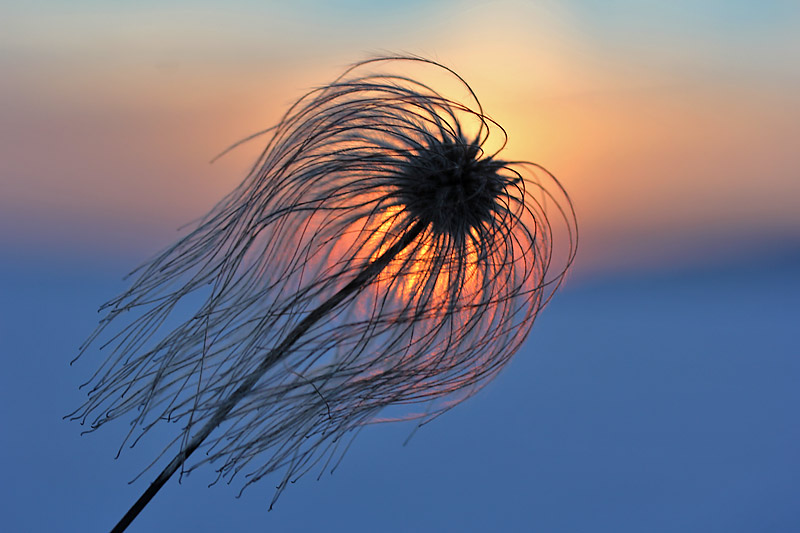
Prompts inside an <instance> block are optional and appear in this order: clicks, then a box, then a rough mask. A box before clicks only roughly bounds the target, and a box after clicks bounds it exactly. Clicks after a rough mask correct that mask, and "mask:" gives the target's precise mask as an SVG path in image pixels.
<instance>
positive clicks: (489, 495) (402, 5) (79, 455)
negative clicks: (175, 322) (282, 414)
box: [0, 0, 800, 533]
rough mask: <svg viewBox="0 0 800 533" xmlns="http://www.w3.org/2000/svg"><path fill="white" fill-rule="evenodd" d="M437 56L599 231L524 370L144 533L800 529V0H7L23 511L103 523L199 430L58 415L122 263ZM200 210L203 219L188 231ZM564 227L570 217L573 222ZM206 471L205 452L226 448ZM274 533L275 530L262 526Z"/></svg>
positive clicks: (153, 509) (2, 339)
mask: <svg viewBox="0 0 800 533" xmlns="http://www.w3.org/2000/svg"><path fill="white" fill-rule="evenodd" d="M398 53H405V54H416V55H420V56H424V57H428V58H430V59H434V60H436V61H439V62H441V63H443V64H445V65H447V66H449V67H451V68H453V69H454V70H455V71H456V72H458V73H459V74H460V75H461V76H463V78H464V79H465V80H466V81H468V82H469V84H470V85H471V86H472V88H473V89H474V91H475V93H476V94H477V95H478V97H479V98H480V100H481V103H482V104H483V108H484V110H485V111H486V113H487V114H488V115H489V116H491V117H492V118H493V119H495V120H496V121H497V122H498V123H500V124H501V125H502V126H503V127H504V128H505V130H506V131H507V132H508V136H509V140H508V146H507V151H506V152H505V154H504V155H505V157H506V158H508V159H521V160H529V161H534V162H536V163H538V164H540V165H542V166H544V167H545V168H547V169H548V170H549V171H551V172H552V173H553V174H554V175H555V176H556V177H557V178H558V179H559V180H560V181H561V183H562V184H563V185H564V187H565V188H566V190H567V191H568V192H569V195H570V197H571V198H572V201H573V202H574V207H575V211H576V213H577V217H578V226H579V230H580V242H579V247H578V255H577V259H576V261H575V264H574V268H573V269H572V271H571V273H570V274H569V276H568V278H567V281H566V283H565V285H564V286H563V287H562V288H561V289H560V290H559V292H558V293H557V294H556V295H555V297H554V298H553V300H552V302H551V303H550V304H548V307H547V308H545V309H544V310H543V311H542V313H541V314H540V315H539V317H538V318H537V322H536V324H535V326H534V328H533V330H532V333H531V335H530V336H529V337H528V339H527V340H526V341H525V344H524V345H523V347H522V348H521V349H520V350H519V351H518V352H517V354H516V355H515V356H514V358H513V359H512V360H511V362H510V364H509V365H508V367H507V368H505V369H504V370H503V371H502V372H501V373H500V375H499V376H498V377H497V379H496V380H494V381H492V382H491V383H489V384H488V385H487V386H486V388H485V389H484V390H482V391H481V392H480V393H479V394H477V395H476V397H475V398H473V399H470V400H468V401H466V402H465V403H464V404H463V405H459V406H458V407H457V408H456V409H453V410H452V411H451V412H448V413H447V414H446V415H444V416H442V417H441V418H440V419H437V420H436V421H435V422H433V423H431V424H429V425H426V426H425V427H424V428H422V429H421V430H420V431H417V432H415V433H414V439H413V440H411V442H410V443H409V444H408V445H407V446H403V442H405V441H406V439H407V438H408V437H409V433H411V432H412V431H415V430H413V428H410V427H409V426H404V425H402V424H382V425H379V426H377V427H370V428H367V429H366V430H365V431H363V432H362V433H361V434H359V437H358V439H356V440H355V443H354V445H353V447H352V450H351V451H350V452H348V455H347V457H346V458H345V460H344V461H343V463H342V466H341V467H340V468H339V469H338V470H337V471H336V474H335V475H328V474H327V473H326V474H325V475H324V477H323V479H322V481H320V482H319V483H317V482H315V480H314V478H315V477H316V475H317V472H314V473H311V474H309V475H307V476H306V477H304V478H303V479H302V480H301V481H299V482H298V483H297V484H296V485H293V486H291V487H290V488H289V489H288V490H287V491H285V494H284V495H283V496H282V497H281V500H280V502H279V504H278V505H276V508H275V510H274V511H273V512H271V513H267V512H266V509H267V507H268V502H269V500H270V498H271V497H272V494H273V493H272V490H273V488H274V486H275V485H276V484H277V483H278V481H277V480H276V479H272V478H269V479H266V480H264V481H263V483H261V484H260V485H256V486H254V487H253V488H252V489H249V491H248V492H246V493H245V495H244V496H243V497H242V498H241V499H236V498H235V496H236V494H237V493H238V489H239V488H240V486H241V485H237V484H236V483H234V484H233V486H231V487H226V486H215V487H214V488H212V489H208V488H207V484H208V483H209V482H211V481H213V478H214V471H213V468H208V469H207V471H205V472H202V473H201V472H200V471H198V473H197V475H196V476H193V479H191V480H186V479H184V481H183V483H182V484H181V485H179V484H178V483H177V481H176V480H174V479H173V480H171V481H170V482H169V483H168V484H167V485H166V486H165V487H164V490H163V491H162V492H161V493H159V494H158V496H157V497H156V498H155V499H154V500H153V502H152V503H151V505H150V506H149V507H148V508H147V509H146V510H145V512H143V513H142V515H141V516H140V518H138V519H137V522H135V523H134V527H132V528H131V529H130V531H131V533H134V532H135V531H159V530H163V531H198V532H218V531H280V532H285V531H326V532H327V531H331V532H333V531H352V532H369V533H373V532H375V531H380V532H387V533H388V532H396V533H405V532H407V531H420V532H426V531H436V532H449V531H453V532H458V533H464V532H469V531H475V532H481V533H482V532H486V531H508V532H517V531H520V532H528V531H541V532H546V533H551V532H552V533H561V532H563V533H574V532H581V531H598V532H601V531H614V532H631V533H640V532H642V531H647V532H660V533H674V532H676V531H680V532H693V533H709V532H725V533H728V532H736V531H741V532H743V533H750V532H752V531H800V506H798V498H797V495H798V494H800V456H799V455H798V453H797V451H798V450H797V446H798V442H800V424H798V416H797V406H798V405H800V387H798V383H800V358H798V341H797V331H798V330H797V323H798V305H797V304H798V302H800V276H798V273H799V272H800V2H797V1H794V0H786V1H780V0H774V1H770V0H765V1H757V0H727V1H723V0H707V1H689V0H677V1H668V0H664V1H655V0H652V1H650V0H643V1H642V0H640V1H637V0H605V1H603V0H584V1H580V0H565V1H555V0H543V1H536V2H534V1H522V0H519V1H513V0H496V1H489V0H487V1H455V0H452V1H438V2H437V1H424V0H408V1H404V2H400V1H396V2H383V1H377V0H372V1H368V0H344V1H341V2H328V1H323V0H295V1H292V2H288V1H287V2H278V1H268V0H228V1H226V2H212V1H210V0H200V1H191V0H175V1H164V0H158V1H157V0H142V1H137V2H133V1H131V2H121V1H101V0H93V1H89V0H72V1H67V0H58V1H57V0H40V1H35V0H34V1H18V2H0V347H1V348H2V352H1V353H2V361H3V368H2V371H0V416H2V419H3V429H0V469H1V470H2V472H3V473H4V479H5V482H4V483H3V484H0V501H2V502H4V504H3V507H2V512H0V530H3V531H81V532H83V531H104V530H107V529H108V528H109V527H110V526H111V525H113V524H114V523H116V520H118V519H119V517H120V516H121V513H123V512H124V511H125V510H126V509H127V508H128V507H129V506H130V504H131V503H132V502H133V501H135V499H136V498H137V497H138V496H139V495H140V494H141V492H142V491H143V490H144V488H145V487H147V486H148V483H149V482H150V479H151V476H152V475H154V473H153V472H150V473H147V474H145V476H143V477H142V478H140V479H138V480H137V481H135V482H134V483H132V484H127V482H128V481H131V480H132V479H133V478H134V477H135V476H136V475H137V474H139V473H140V472H141V470H142V469H143V468H144V467H145V466H146V465H147V464H149V463H150V461H152V460H153V459H154V458H155V457H156V456H158V453H159V452H160V451H161V449H162V447H163V445H164V444H166V442H167V441H168V440H169V438H172V435H173V434H172V433H171V430H172V429H174V426H172V427H170V426H169V425H167V427H166V428H164V427H159V426H157V427H156V428H154V431H153V438H152V439H151V440H147V439H144V440H143V441H141V442H140V444H138V445H137V447H136V449H134V450H127V449H125V450H123V453H121V455H120V458H119V459H118V460H115V454H116V452H117V450H118V449H119V446H120V443H121V442H122V441H123V439H124V437H125V435H126V434H127V432H128V429H129V428H128V426H127V425H126V423H125V422H120V423H115V424H108V425H107V426H106V427H104V428H103V429H102V430H101V431H98V432H97V433H95V434H92V435H87V436H80V432H81V430H82V429H85V427H80V426H78V424H77V423H74V422H72V423H70V422H66V421H64V420H62V417H64V415H66V414H67V413H68V412H70V411H72V410H73V409H75V408H76V407H77V406H79V405H80V404H81V402H83V401H85V398H86V394H87V393H86V390H79V389H78V385H79V384H80V383H82V382H84V381H85V380H86V379H87V378H88V377H89V376H90V375H91V373H92V372H93V371H94V370H95V369H96V368H97V367H98V366H99V364H100V362H101V361H102V360H103V358H104V357H105V354H106V353H107V351H101V350H99V349H94V348H93V349H90V350H89V351H88V352H87V353H86V355H84V356H83V357H82V358H81V359H80V360H79V361H78V362H77V363H76V364H75V365H74V366H71V367H70V366H69V361H70V360H72V359H73V358H74V357H75V355H76V354H77V352H78V350H79V346H81V343H82V342H84V340H85V339H86V338H87V336H88V335H89V334H90V332H91V331H92V330H93V328H94V327H95V326H96V325H97V322H98V320H99V319H100V317H101V316H102V315H98V314H97V313H96V312H95V311H96V310H97V308H98V306H99V305H101V304H102V303H103V302H104V301H107V300H108V299H110V298H113V297H114V295H116V294H119V293H120V292H122V291H124V290H126V288H127V287H128V283H129V282H127V281H123V280H122V277H123V276H124V275H125V274H126V273H127V272H129V271H130V270H131V269H132V268H134V267H135V266H137V265H139V264H141V263H142V262H143V261H146V260H147V259H148V258H150V257H152V256H153V255H154V254H155V253H156V252H158V251H159V250H160V249H162V248H163V247H164V246H166V245H168V244H171V243H173V242H174V241H175V240H176V239H177V238H178V236H179V235H181V233H180V232H181V231H185V225H186V224H188V223H191V222H192V221H193V220H196V219H198V218H199V217H201V216H202V215H204V214H205V213H206V212H207V211H208V210H209V209H210V208H211V207H212V206H214V205H215V204H216V202H217V201H218V200H220V199H221V198H222V197H223V196H224V195H225V194H226V193H228V192H229V191H230V190H231V189H233V188H234V187H236V186H237V185H238V184H239V183H240V181H241V180H242V179H243V177H244V176H245V174H246V172H247V171H248V169H249V168H250V165H251V164H252V163H253V161H254V160H255V158H256V156H257V155H258V154H259V153H260V151H261V150H262V148H263V146H264V143H265V142H266V139H265V138H256V139H255V140H253V141H251V142H248V143H247V144H244V145H242V146H240V147H239V148H237V149H236V150H234V151H233V152H231V153H229V154H228V155H226V156H225V157H224V158H222V159H220V160H218V161H216V162H215V163H214V164H213V165H212V164H209V161H210V160H211V159H212V158H214V156H216V155H217V154H219V153H220V152H222V151H223V150H224V149H226V148H227V147H229V146H230V145H232V144H233V143H235V142H237V141H238V140H240V139H242V138H244V137H247V136H248V135H250V134H252V133H255V132H258V131H261V130H264V129H266V128H268V127H270V126H272V125H273V124H275V123H276V121H278V120H279V119H280V117H281V116H282V114H283V113H284V112H285V111H286V110H287V108H288V107H289V106H290V105H291V104H292V103H293V102H294V101H296V100H297V98H299V97H300V96H301V95H303V94H304V93H305V92H307V91H308V90H309V89H310V88H313V87H316V86H320V85H324V84H326V83H328V82H330V81H332V80H333V79H334V78H335V77H336V76H338V75H339V74H340V73H341V72H342V71H343V69H344V68H346V67H347V66H348V65H350V64H352V63H354V62H356V61H359V60H363V59H367V58H370V57H373V56H375V55H382V54H398ZM181 228H184V229H183V230H181ZM559 242H561V241H559ZM200 470H202V469H200ZM262 526H263V527H262Z"/></svg>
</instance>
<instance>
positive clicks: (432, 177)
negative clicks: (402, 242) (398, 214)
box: [396, 138, 518, 238]
mask: <svg viewBox="0 0 800 533" xmlns="http://www.w3.org/2000/svg"><path fill="white" fill-rule="evenodd" d="M482 155H483V150H482V149H481V147H480V145H479V144H478V143H477V142H470V141H467V140H466V139H463V138H456V139H453V140H450V139H444V140H442V141H440V142H437V143H433V144H431V145H429V146H426V147H425V149H423V150H420V151H419V152H416V153H413V154H410V155H409V156H408V162H407V166H405V167H404V168H403V171H402V173H401V174H400V175H399V176H397V185H396V186H397V189H398V192H397V194H398V197H399V199H400V201H401V202H402V203H403V205H405V206H406V208H407V209H408V212H409V215H410V216H411V217H412V218H413V219H414V220H418V221H422V222H424V223H426V224H430V225H431V227H432V228H433V231H435V232H436V233H439V234H446V235H449V236H450V237H452V238H462V237H464V236H466V235H467V234H468V233H469V232H470V230H472V229H475V228H478V227H480V226H481V225H482V224H486V223H489V222H491V221H492V219H493V218H494V216H495V215H496V213H497V209H498V202H499V200H500V196H501V194H503V193H504V191H505V189H506V187H507V186H508V185H509V184H512V183H513V182H514V181H516V179H518V178H515V179H509V178H507V177H503V176H502V175H500V174H499V173H498V171H499V170H500V169H501V168H503V167H504V166H505V165H506V163H504V162H501V161H494V160H492V159H491V158H485V159H480V157H481V156H482Z"/></svg>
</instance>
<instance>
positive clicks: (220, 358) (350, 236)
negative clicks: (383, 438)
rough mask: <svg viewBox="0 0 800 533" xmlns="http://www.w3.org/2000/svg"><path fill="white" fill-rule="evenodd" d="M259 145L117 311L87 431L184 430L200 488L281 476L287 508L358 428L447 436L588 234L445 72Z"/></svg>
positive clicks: (337, 102)
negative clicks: (513, 157) (430, 429)
mask: <svg viewBox="0 0 800 533" xmlns="http://www.w3.org/2000/svg"><path fill="white" fill-rule="evenodd" d="M406 69H408V70H406ZM414 69H422V71H421V73H420V76H416V75H412V74H411V73H409V70H410V71H411V72H412V73H414V74H416V73H417V72H416V71H414ZM424 69H428V70H424ZM428 75H432V77H431V78H430V79H431V80H438V79H439V78H441V77H442V76H443V77H444V78H445V79H446V80H448V81H449V82H452V84H453V85H454V86H455V87H456V88H457V89H458V91H460V93H459V94H461V95H462V98H460V99H457V98H455V97H451V96H445V94H444V92H445V91H442V90H440V89H434V88H433V86H434V85H435V84H434V83H433V82H429V81H427V80H428ZM437 76H438V77H437ZM422 80H426V81H422ZM448 87H449V86H448ZM458 91H456V92H458ZM448 92H449V91H448ZM262 134H264V135H265V138H266V140H267V142H266V147H265V148H264V151H263V153H262V154H261V156H260V158H259V160H258V161H257V163H256V164H255V165H254V167H253V169H252V171H251V172H250V173H249V174H248V176H247V177H246V179H245V180H244V182H243V183H242V184H241V185H240V186H239V187H238V188H237V189H236V190H234V191H233V192H231V193H230V194H229V195H228V196H227V197H226V198H224V199H223V200H222V201H220V202H219V204H218V205H217V206H216V207H215V208H214V209H213V210H212V211H211V212H210V213H209V214H208V215H206V217H205V218H203V219H202V220H201V221H200V222H199V223H198V224H197V225H196V227H195V228H194V229H192V230H191V231H190V232H189V233H188V234H187V235H186V236H184V237H183V238H181V239H180V240H179V241H178V242H177V243H175V244H174V245H172V246H171V247H169V248H168V249H166V250H165V251H163V252H162V253H161V254H160V255H158V256H156V257H155V258H154V259H152V260H151V261H149V262H148V263H146V264H145V265H143V266H142V267H140V268H139V269H138V270H137V271H136V275H137V278H136V279H135V281H134V282H133V283H132V286H131V287H130V289H129V290H127V291H126V292H125V293H123V294H122V295H120V296H119V297H118V298H115V299H114V300H112V301H110V302H109V303H107V304H106V305H105V306H104V307H103V308H102V309H103V310H104V311H105V312H106V315H105V316H104V318H103V319H102V321H101V323H100V325H99V327H98V329H97V330H96V331H95V333H94V334H93V335H92V337H90V339H89V341H88V342H87V344H86V345H85V346H84V349H85V348H86V346H88V344H89V343H90V342H92V341H94V340H95V339H97V338H99V337H101V336H102V337H103V338H104V341H105V343H104V344H103V348H105V349H106V350H107V353H108V355H107V359H106V361H105V362H104V363H102V364H101V365H99V367H98V370H97V371H96V373H95V374H94V375H93V376H92V378H91V379H90V380H89V382H88V385H89V389H88V399H87V400H86V403H85V404H84V405H83V406H82V407H81V408H80V409H78V410H77V411H76V412H75V413H74V418H75V419H77V420H80V421H81V422H82V423H83V422H87V423H89V424H90V425H91V427H92V429H96V428H98V427H100V426H102V425H103V424H105V423H106V422H108V421H110V420H113V419H116V418H121V417H127V418H128V419H129V420H130V422H131V430H130V434H129V435H128V439H126V442H129V441H133V442H134V443H135V442H136V441H137V440H138V439H139V438H140V437H141V436H143V435H145V434H147V433H148V432H149V431H150V429H151V428H152V427H153V426H154V425H156V424H163V423H165V422H166V421H169V422H174V423H179V424H180V426H179V427H178V428H176V438H175V440H174V441H173V442H172V444H171V445H170V446H171V447H168V448H167V453H172V454H173V455H175V456H176V457H177V458H178V459H180V460H179V461H177V463H175V464H179V465H180V468H181V471H182V472H186V471H191V470H192V469H194V468H196V467H197V466H198V465H200V464H204V463H213V464H214V465H215V466H216V468H217V472H218V474H219V476H220V477H221V478H226V479H228V480H232V479H233V478H234V477H236V476H237V474H239V472H242V471H243V470H244V471H245V472H244V473H243V474H241V475H245V483H244V485H245V486H247V485H249V484H251V483H254V482H255V481H258V480H259V479H261V478H263V477H264V476H267V475H270V474H274V473H276V472H281V473H282V474H281V477H280V478H278V490H277V492H276V495H275V497H276V498H277V495H278V494H280V492H281V491H282V490H283V489H284V488H285V487H286V486H287V483H288V482H289V481H293V480H295V479H297V478H298V477H300V476H302V475H303V474H304V473H306V472H308V471H309V470H310V469H312V468H314V467H315V466H316V467H317V470H318V471H319V472H320V473H321V472H322V471H323V470H325V469H332V468H333V467H335V465H336V464H338V461H340V460H341V458H342V456H343V454H344V452H345V450H346V449H347V443H348V442H349V439H347V438H346V437H347V436H355V434H356V433H357V430H359V429H360V428H362V427H364V426H366V425H368V424H371V423H375V422H378V421H382V420H386V419H418V420H419V421H420V424H422V423H424V422H426V421H430V420H433V419H434V418H436V417H437V416H439V415H440V414H442V413H444V412H445V411H447V410H448V409H450V408H452V407H453V406H454V405H457V404H458V403H459V402H461V401H463V400H464V399H466V398H468V397H470V396H472V395H473V394H475V393H476V392H477V391H478V390H480V389H481V388H482V387H483V386H484V385H485V384H486V383H488V382H489V380H491V378H493V377H494V376H496V375H497V373H498V372H499V371H500V370H501V369H502V368H503V367H504V366H505V364H506V363H507V362H508V361H509V360H510V358H511V356H512V355H513V354H514V353H515V352H516V351H517V350H518V349H519V347H520V346H521V344H522V342H523V341H524V340H525V338H526V336H527V335H528V332H529V331H530V329H531V326H532V325H533V321H534V319H535V318H536V316H537V313H538V312H539V310H540V309H541V308H542V307H543V306H544V305H545V304H546V303H547V302H548V301H549V299H550V297H551V296H552V295H553V292H554V291H555V290H556V288H557V287H558V286H559V285H560V283H561V281H562V280H563V278H564V274H565V273H566V270H567V267H568V266H569V265H570V264H571V262H572V260H573V258H574V255H575V245H576V239H577V235H576V224H575V215H574V213H573V211H572V206H571V203H570V201H569V198H568V197H567V195H566V193H565V192H564V190H563V189H562V188H561V185H560V184H559V183H558V181H556V179H555V178H554V177H553V176H552V175H551V174H550V173H549V172H547V171H546V170H545V169H544V168H542V167H541V166H539V165H536V164H534V163H528V162H521V161H510V160H508V159H507V158H501V157H500V156H499V153H500V151H501V150H502V149H503V148H504V147H505V140H506V136H505V131H504V130H503V129H502V128H501V127H500V126H499V125H497V124H496V123H495V122H494V121H493V120H492V119H490V118H489V117H488V116H487V115H486V114H485V113H484V112H483V109H482V108H481V105H480V103H479V102H478V99H477V97H476V96H475V94H474V93H473V92H472V89H470V88H469V86H468V85H467V84H466V82H464V80H463V79H462V78H461V77H459V76H458V75H457V74H455V73H454V72H453V71H452V70H450V69H448V68H447V67H444V66H442V65H440V64H438V63H435V62H432V61H427V60H424V59H421V58H416V57H386V58H377V59H373V60H369V61H364V62H362V63H358V64H356V65H354V66H353V67H351V68H349V69H347V70H346V71H345V73H344V74H342V75H341V76H340V77H339V78H337V79H336V80H334V81H333V82H332V83H330V84H329V85H325V86H322V87H319V88H317V89H314V90H312V91H310V92H309V93H307V94H306V95H305V96H303V97H302V98H300V99H299V100H298V101H297V102H296V103H295V104H294V105H293V106H292V107H291V108H290V109H289V111H288V112H287V113H286V114H285V115H284V116H283V118H282V119H281V120H280V121H279V122H278V124H277V125H276V126H275V127H274V128H270V129H269V130H266V131H265V132H262ZM254 137H255V136H254ZM556 239H561V240H560V241H559V246H555V245H554V241H555V240H556ZM112 324H113V326H114V327H111V325H112ZM410 404H423V406H422V407H421V408H420V409H419V410H413V411H412V410H410V408H409V405H410ZM380 417H383V418H380ZM206 437H208V438H206ZM343 442H344V444H342V443H343ZM194 449H202V450H203V451H204V452H205V454H203V455H195V456H193V459H195V460H194V462H190V463H186V464H185V465H184V463H183V461H184V459H181V458H182V457H184V458H185V456H186V455H188V454H190V453H191V452H192V451H193V450H194ZM187 451H188V453H187ZM198 457H199V459H198ZM173 471H174V470H173ZM169 475H171V474H170V472H169V471H168V468H167V469H165V470H164V472H162V476H159V479H160V478H163V477H167V478H168V477H169Z"/></svg>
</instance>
